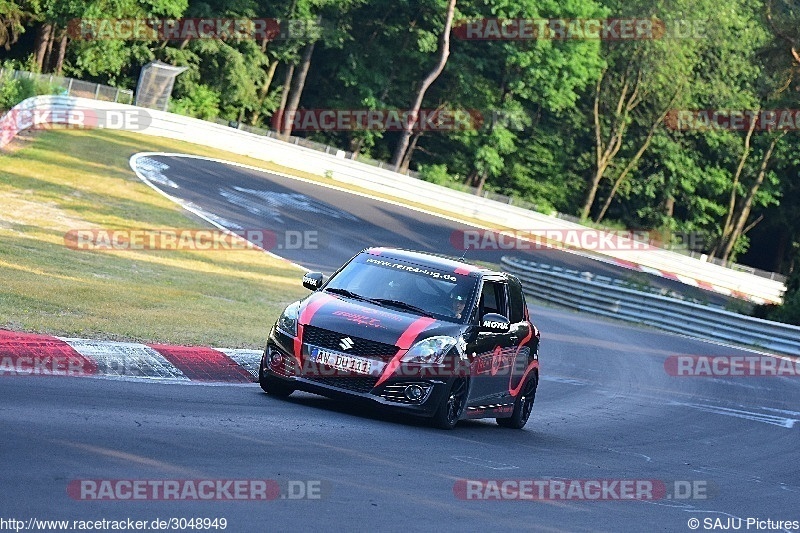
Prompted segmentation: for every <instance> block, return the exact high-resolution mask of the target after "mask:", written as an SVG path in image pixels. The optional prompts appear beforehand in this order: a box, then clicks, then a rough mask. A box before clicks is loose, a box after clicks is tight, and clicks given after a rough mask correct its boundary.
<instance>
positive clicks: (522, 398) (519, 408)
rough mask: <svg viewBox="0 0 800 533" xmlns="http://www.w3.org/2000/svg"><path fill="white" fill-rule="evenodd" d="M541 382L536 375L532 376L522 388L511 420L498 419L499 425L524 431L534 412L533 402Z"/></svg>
mask: <svg viewBox="0 0 800 533" xmlns="http://www.w3.org/2000/svg"><path fill="white" fill-rule="evenodd" d="M538 384H539V380H538V378H537V377H536V374H531V376H530V377H529V378H528V380H527V381H526V382H525V386H523V387H522V391H521V392H520V394H519V396H517V400H516V401H515V402H514V411H513V412H512V413H511V416H510V417H509V418H497V419H495V420H496V421H497V424H498V425H499V426H502V427H504V428H511V429H522V428H524V427H525V424H527V423H528V418H530V416H531V411H533V401H534V400H535V399H536V386H537V385H538Z"/></svg>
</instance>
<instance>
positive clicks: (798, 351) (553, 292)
mask: <svg viewBox="0 0 800 533" xmlns="http://www.w3.org/2000/svg"><path fill="white" fill-rule="evenodd" d="M501 261H502V264H503V269H504V270H505V271H507V272H509V273H511V274H514V275H515V276H517V277H518V278H519V279H520V281H521V282H522V286H523V289H524V290H525V294H527V295H529V296H531V297H532V298H536V299H538V300H543V301H545V302H549V303H553V304H556V305H559V306H563V307H567V308H570V309H575V310H578V311H585V312H588V313H592V314H596V315H603V316H607V317H612V318H617V319H620V320H625V321H628V322H635V323H638V324H647V325H650V326H654V327H657V328H660V329H663V330H667V331H673V332H676V333H683V334H685V335H689V336H692V337H697V338H700V339H706V340H716V341H723V342H730V343H735V344H743V345H747V346H755V347H759V348H763V349H766V350H771V351H775V352H778V353H784V354H790V355H800V327H799V326H793V325H790V324H782V323H780V322H772V321H769V320H761V319H758V318H753V317H749V316H745V315H740V314H738V313H734V312H731V311H727V310H725V309H722V308H720V307H717V306H710V305H703V304H699V303H696V302H690V301H685V300H681V299H678V298H675V297H674V296H664V295H662V294H657V293H655V291H650V292H645V291H643V290H636V289H633V288H630V287H628V286H626V285H627V284H626V283H625V282H624V281H622V280H614V279H612V278H607V277H605V276H596V275H593V274H591V273H590V272H578V271H577V270H565V269H561V268H556V267H551V266H549V265H544V264H541V263H535V262H533V261H524V260H521V259H516V258H512V257H508V256H506V257H503V258H502V260H501Z"/></svg>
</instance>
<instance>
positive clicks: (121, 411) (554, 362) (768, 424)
mask: <svg viewBox="0 0 800 533" xmlns="http://www.w3.org/2000/svg"><path fill="white" fill-rule="evenodd" d="M532 312H533V314H534V316H535V317H536V321H537V323H538V324H539V326H540V327H541V329H542V331H543V332H544V333H543V355H542V368H543V370H542V372H543V376H544V377H543V380H542V382H541V384H540V386H539V392H538V394H537V400H536V405H535V406H534V412H533V415H532V418H531V421H530V422H529V423H528V426H527V427H526V429H525V430H523V431H515V430H507V429H501V428H499V427H498V426H496V425H495V423H494V422H493V421H489V420H483V421H474V422H461V423H460V424H459V426H457V427H456V429H455V430H453V431H442V430H435V429H431V428H429V427H427V426H426V425H425V424H424V423H422V422H419V421H416V420H413V419H410V420H405V419H397V418H396V417H394V416H392V415H386V414H381V413H365V412H363V411H362V410H361V409H356V408H352V407H348V406H345V405H342V404H339V403H337V402H334V401H332V400H327V399H324V398H320V397H316V396H312V395H308V394H300V393H296V395H295V396H292V397H291V398H290V399H288V400H281V399H275V398H273V397H270V396H267V395H265V394H263V393H262V392H261V390H260V389H259V388H258V386H256V385H220V386H202V385H175V384H159V383H142V382H126V381H115V380H107V379H97V378H57V377H55V378H54V377H16V378H2V379H3V380H4V381H3V383H2V389H0V390H2V403H0V434H2V435H3V438H2V445H1V446H2V448H0V450H1V451H0V458H2V461H3V479H4V483H3V485H2V488H1V489H0V498H1V501H2V502H3V504H2V508H3V510H4V511H5V512H6V515H7V516H16V517H17V518H20V519H23V518H24V519H25V520H27V519H28V517H36V518H52V519H69V520H88V519H103V518H104V519H107V520H113V519H122V518H133V519H141V520H148V521H150V520H153V519H155V518H161V519H166V518H170V517H187V518H188V517H192V516H198V517H208V518H221V517H224V518H226V519H227V520H228V526H229V527H228V529H229V530H230V531H294V530H297V529H300V528H302V529H303V530H322V531H332V530H339V531H349V530H353V531H374V530H382V531H383V530H385V531H408V530H417V529H423V530H438V531H496V530H499V529H508V530H511V529H512V528H514V529H523V530H543V531H689V529H688V528H687V525H686V524H687V521H688V520H689V519H690V518H693V517H697V518H699V519H701V520H702V519H705V518H714V519H716V518H722V519H725V520H727V518H729V517H731V516H735V517H741V518H747V517H761V518H763V519H768V518H770V519H773V520H778V519H791V520H796V519H798V518H800V511H798V510H797V501H798V498H799V497H800V466H798V462H797V454H798V447H797V444H798V430H800V425H799V424H798V419H800V412H797V411H796V410H797V406H798V400H800V394H799V393H798V384H797V378H779V377H771V378H770V377H763V378H747V377H739V378H731V379H727V380H724V379H715V380H711V379H708V378H703V377H672V376H669V375H668V374H667V373H666V372H665V370H664V361H665V359H666V358H667V357H668V356H669V355H672V354H704V355H730V354H744V352H737V351H734V350H731V349H728V348H724V347H720V346H716V345H713V344H708V343H704V342H700V341H696V340H691V339H686V338H682V337H677V336H674V335H670V334H665V333H660V332H655V331H652V330H644V329H638V328H635V327H630V326H626V325H618V324H615V323H610V322H606V321H603V320H596V319H594V318H591V317H586V316H582V315H578V314H573V313H569V312H563V311H557V310H553V309H551V308H541V307H532ZM552 478H556V479H558V478H561V479H566V480H589V479H634V480H643V479H646V480H661V481H665V482H671V481H676V480H678V481H692V482H700V483H705V485H704V486H705V487H706V488H707V489H708V490H706V491H705V496H707V498H706V499H692V500H680V501H678V500H676V499H660V500H655V501H619V500H610V501H561V500H555V501H474V500H470V501H465V500H461V499H459V498H457V497H456V495H455V493H454V486H455V484H456V483H457V480H459V479H478V480H480V479H483V480H487V479H491V480H508V479H511V480H520V479H536V480H543V479H552ZM76 479H112V480H114V479H144V480H154V479H157V480H164V479H168V480H171V479H269V480H276V481H278V482H279V483H288V482H289V481H293V482H313V483H317V485H316V487H319V490H318V493H319V495H320V498H319V499H314V500H291V499H280V498H278V499H275V500H272V501H177V502H176V501H99V502H98V501H80V500H74V499H72V498H71V497H70V496H68V494H67V487H68V485H69V484H70V482H71V481H72V480H76ZM315 493H316V492H315ZM17 515H19V516H17Z"/></svg>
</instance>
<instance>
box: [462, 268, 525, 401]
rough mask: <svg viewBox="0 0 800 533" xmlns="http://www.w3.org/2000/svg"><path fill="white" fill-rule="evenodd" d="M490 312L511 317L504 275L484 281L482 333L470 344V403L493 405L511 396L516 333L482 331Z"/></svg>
mask: <svg viewBox="0 0 800 533" xmlns="http://www.w3.org/2000/svg"><path fill="white" fill-rule="evenodd" d="M487 313H497V314H499V315H502V316H504V317H506V318H509V319H510V313H509V298H508V283H507V281H506V280H505V279H503V278H489V279H485V280H484V281H483V285H482V287H481V294H480V299H479V300H478V314H477V323H478V328H479V330H478V334H477V336H476V338H475V341H474V342H473V343H471V346H468V353H469V355H470V358H471V361H470V367H471V375H472V385H471V392H470V402H469V403H470V405H472V406H477V405H489V404H494V403H497V402H498V401H499V400H501V399H502V398H504V397H508V380H509V373H510V371H511V366H512V363H513V361H512V359H511V358H510V354H511V353H512V351H513V348H514V347H515V346H516V345H515V343H514V340H515V335H514V334H513V333H510V332H495V331H482V330H481V329H482V328H480V324H481V323H482V322H483V321H482V318H483V316H484V315H485V314H487Z"/></svg>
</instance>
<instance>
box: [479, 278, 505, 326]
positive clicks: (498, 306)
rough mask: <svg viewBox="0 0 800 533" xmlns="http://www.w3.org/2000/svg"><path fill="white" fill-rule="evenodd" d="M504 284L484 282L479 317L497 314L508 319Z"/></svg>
mask: <svg viewBox="0 0 800 533" xmlns="http://www.w3.org/2000/svg"><path fill="white" fill-rule="evenodd" d="M506 303H507V302H506V284H505V283H500V282H497V281H485V282H484V283H483V292H482V293H481V303H480V316H481V317H482V316H483V315H485V314H486V313H497V314H498V315H503V316H504V317H508V305H506Z"/></svg>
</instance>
